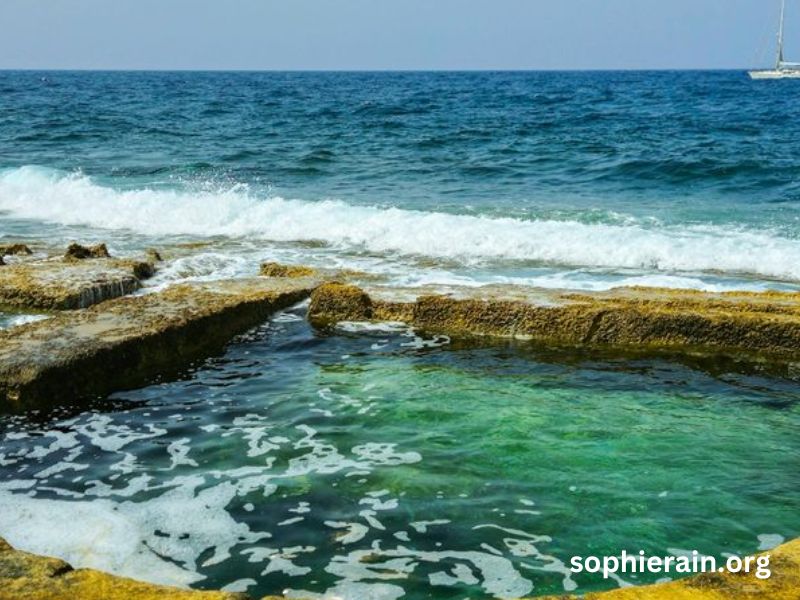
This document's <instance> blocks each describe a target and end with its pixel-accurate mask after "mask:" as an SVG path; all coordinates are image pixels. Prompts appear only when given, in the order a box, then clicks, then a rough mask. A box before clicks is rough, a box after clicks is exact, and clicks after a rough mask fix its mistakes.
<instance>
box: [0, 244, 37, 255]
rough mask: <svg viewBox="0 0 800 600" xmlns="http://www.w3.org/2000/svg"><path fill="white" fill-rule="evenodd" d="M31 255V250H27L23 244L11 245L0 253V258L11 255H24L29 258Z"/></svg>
mask: <svg viewBox="0 0 800 600" xmlns="http://www.w3.org/2000/svg"><path fill="white" fill-rule="evenodd" d="M31 254H33V250H31V249H30V248H28V246H26V245H25V244H11V245H10V246H6V247H4V248H3V249H2V251H0V258H1V257H2V256H13V255H24V256H30V255H31Z"/></svg>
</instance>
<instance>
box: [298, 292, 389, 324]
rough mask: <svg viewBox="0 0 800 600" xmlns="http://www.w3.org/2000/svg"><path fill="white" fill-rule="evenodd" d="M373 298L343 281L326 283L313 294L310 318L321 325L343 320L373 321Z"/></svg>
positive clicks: (309, 312) (309, 310) (309, 311)
mask: <svg viewBox="0 0 800 600" xmlns="http://www.w3.org/2000/svg"><path fill="white" fill-rule="evenodd" d="M374 317H375V312H374V310H373V304H372V300H371V299H370V297H369V295H367V293H366V292H365V291H364V290H362V289H361V288H359V287H357V286H354V285H348V284H343V283H326V284H324V285H322V286H320V287H319V288H317V289H316V290H314V293H312V294H311V305H310V307H309V309H308V318H309V319H310V320H311V321H312V322H313V323H314V324H315V325H317V326H319V327H327V326H330V325H335V324H336V323H337V322H341V321H371V320H373V319H374Z"/></svg>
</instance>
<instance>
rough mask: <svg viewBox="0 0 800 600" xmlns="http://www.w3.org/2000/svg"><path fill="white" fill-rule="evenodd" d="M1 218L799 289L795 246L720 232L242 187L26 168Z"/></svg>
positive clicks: (755, 233)
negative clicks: (496, 214)
mask: <svg viewBox="0 0 800 600" xmlns="http://www.w3.org/2000/svg"><path fill="white" fill-rule="evenodd" d="M0 211H4V212H6V213H7V214H8V215H9V216H12V217H16V218H27V219H36V220H42V221H47V222H52V223H58V224H63V225H85V226H90V227H95V228H105V229H112V230H129V231H133V232H136V233H140V234H146V235H155V236H163V235H189V236H200V237H207V236H225V237H231V238H246V239H253V240H260V241H270V242H308V243H311V242H313V243H323V244H325V245H327V246H328V247H331V248H333V249H335V250H339V251H342V252H346V253H370V254H381V255H392V256H409V257H425V258H431V259H437V260H448V261H457V262H459V263H464V264H479V263H485V262H492V261H528V262H532V263H538V264H543V265H565V266H567V265H568V266H579V267H593V268H611V269H645V270H649V271H655V272H714V273H720V274H748V275H753V276H758V277H764V278H772V279H786V280H800V240H796V239H790V238H788V237H785V236H782V235H779V234H777V233H776V232H772V231H769V230H756V229H745V228H733V227H723V226H716V225H692V226H683V227H677V226H664V225H658V224H653V223H642V222H638V221H636V220H631V222H630V223H627V224H625V223H623V224H620V223H619V222H615V223H596V222H595V223H583V222H580V221H577V220H549V219H539V220H523V219H517V218H492V217H486V216H474V215H458V214H450V213H441V212H424V211H417V210H406V209H400V208H379V207H371V206H357V205H351V204H347V203H345V202H342V201H334V200H330V201H320V202H309V201H303V200H291V199H284V198H280V197H274V196H273V197H259V196H258V195H256V194H254V193H252V192H251V191H250V190H249V188H247V187H246V186H231V187H228V188H227V189H221V190H217V191H209V190H200V191H189V190H165V189H147V188H142V189H135V190H122V191H121V190H116V189H113V188H110V187H106V186H103V185H100V184H98V183H97V182H95V181H93V180H92V179H91V178H90V177H87V176H85V175H81V174H65V173H64V172H59V171H53V170H49V169H45V168H41V167H30V166H28V167H20V168H16V169H11V170H6V171H5V172H2V173H0Z"/></svg>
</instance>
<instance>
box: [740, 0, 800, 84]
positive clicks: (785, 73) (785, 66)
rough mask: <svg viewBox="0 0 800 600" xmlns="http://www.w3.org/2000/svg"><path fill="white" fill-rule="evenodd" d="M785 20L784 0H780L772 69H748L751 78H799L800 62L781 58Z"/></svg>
mask: <svg viewBox="0 0 800 600" xmlns="http://www.w3.org/2000/svg"><path fill="white" fill-rule="evenodd" d="M785 22H786V0H781V24H780V27H779V28H778V59H777V61H776V62H775V68H774V69H765V70H760V71H750V78H751V79H800V63H792V62H786V61H785V60H783V42H784V30H785V27H784V25H785Z"/></svg>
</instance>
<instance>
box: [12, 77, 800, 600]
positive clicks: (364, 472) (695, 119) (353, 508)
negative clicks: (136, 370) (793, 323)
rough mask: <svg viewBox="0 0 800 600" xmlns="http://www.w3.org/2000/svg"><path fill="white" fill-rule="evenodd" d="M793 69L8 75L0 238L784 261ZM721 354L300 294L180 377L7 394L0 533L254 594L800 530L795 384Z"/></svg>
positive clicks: (536, 271)
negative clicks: (493, 331)
mask: <svg viewBox="0 0 800 600" xmlns="http://www.w3.org/2000/svg"><path fill="white" fill-rule="evenodd" d="M798 85H800V84H798V83H797V82H777V83H773V82H766V83H753V82H751V81H749V79H748V78H747V77H746V75H745V74H744V73H739V72H710V73H702V72H696V73H437V74H430V73H427V74H426V73H393V74H390V73H361V74H357V73H69V72H53V73H43V72H0V243H3V242H4V241H6V240H17V239H22V240H26V241H29V242H31V243H34V244H35V248H36V249H37V252H43V251H46V250H47V249H48V248H50V249H56V248H57V249H59V250H63V246H64V245H65V244H66V243H68V242H70V241H73V240H79V241H82V242H87V243H88V242H96V241H104V242H107V243H108V245H109V247H110V249H111V252H112V254H114V255H117V256H121V255H135V254H137V253H139V252H141V251H142V249H143V248H146V247H151V246H156V247H158V248H160V249H162V250H164V254H165V255H166V256H167V258H168V260H167V261H166V262H165V263H163V264H161V265H160V268H159V272H158V274H157V275H156V277H155V278H154V279H153V280H152V281H150V282H148V283H147V285H148V286H151V287H158V286H167V285H171V284H173V283H175V282H180V281H187V280H197V279H223V278H230V277H242V276H252V275H254V274H255V273H257V270H258V265H259V263H260V262H261V261H263V260H277V261H282V262H294V263H303V264H314V265H323V266H335V267H347V268H354V269H359V270H363V271H367V272H369V273H373V274H376V275H380V276H381V277H383V280H382V281H383V283H384V284H387V285H398V284H402V285H404V286H416V285H422V284H433V285H436V284H453V283H458V284H463V285H471V286H477V285H481V284H484V283H518V284H531V285H539V286H546V287H555V288H570V289H607V288H610V287H614V286H618V285H641V284H645V285H662V286H672V287H688V288H697V289H706V290H730V289H754V290H763V289H788V290H796V289H798V285H799V282H800V236H799V235H798V233H799V232H800V229H798V217H800V212H798V208H800V195H799V194H800V188H799V187H798V182H797V181H798V180H797V178H798V174H799V173H800V147H799V146H798V144H800V131H798V128H800V125H799V124H798V121H797V119H796V118H795V106H796V101H795V100H796V98H795V97H796V94H797V92H798V91H800V87H797V86H798ZM186 242H202V243H203V244H202V245H196V244H194V245H192V246H190V247H181V246H180V244H183V243H186ZM14 260H18V259H16V258H14V257H10V258H7V261H8V262H13V261H14ZM0 268H2V267H0ZM29 316H30V315H24V314H16V313H15V314H11V313H0V328H6V327H12V326H16V325H19V324H20V323H21V319H26V318H28V317H29ZM728 367H729V365H728V366H726V365H721V364H693V363H689V362H683V363H681V362H677V361H670V360H667V359H666V358H663V359H662V358H657V357H656V358H647V357H641V356H627V357H624V356H619V355H617V356H602V355H595V354H590V353H565V352H556V351H548V350H546V349H542V348H535V347H531V346H527V345H525V344H496V345H491V344H489V345H485V346H483V347H479V346H473V345H469V344H464V343H456V342H451V341H449V340H447V339H446V338H434V337H431V336H427V335H424V334H422V333H419V332H417V333H414V332H410V331H408V330H407V329H405V328H403V327H400V326H393V327H387V328H385V329H383V330H376V329H374V328H373V329H364V328H363V327H362V328H360V329H359V328H358V327H355V326H353V327H351V328H350V329H349V330H339V331H337V332H334V333H320V332H315V331H313V330H312V329H310V328H309V326H308V325H307V323H306V322H305V320H304V309H303V308H302V307H298V308H296V309H293V310H292V311H288V312H286V313H283V314H282V315H281V316H279V317H278V318H276V319H274V320H273V321H271V322H270V323H269V324H267V325H264V326H263V327H261V328H259V329H257V330H254V331H253V332H250V334H248V335H246V336H243V337H242V338H240V339H238V340H236V341H235V342H234V343H232V344H231V345H230V346H229V347H228V349H227V351H226V353H225V354H224V355H222V356H217V357H214V358H212V359H209V360H208V361H205V362H202V363H199V364H197V365H194V366H192V368H190V369H188V370H187V371H186V373H184V376H183V377H182V378H181V379H180V380H179V381H174V382H153V384H152V385H150V386H148V387H145V388H144V389H141V390H137V391H131V392H126V393H122V394H117V395H114V396H112V397H111V398H105V399H99V400H98V401H97V402H96V403H95V404H94V405H93V406H91V407H89V408H86V407H81V406H73V405H72V404H71V403H69V402H67V403H66V404H65V405H64V406H59V407H58V408H57V409H55V410H54V411H52V412H48V413H47V414H43V413H37V412H33V413H28V414H25V415H20V416H2V417H0V506H2V510H0V536H3V537H6V538H7V539H8V540H9V541H10V542H12V543H13V544H15V545H17V546H19V547H21V548H24V549H26V550H30V551H34V552H39V553H43V554H50V555H57V556H60V557H63V558H65V559H67V560H69V561H71V562H72V563H73V564H75V565H77V566H90V567H96V568H101V569H105V570H109V571H113V572H115V573H120V574H123V575H129V576H133V577H137V578H148V579H150V580H153V581H157V582H163V583H170V584H178V585H192V586H194V587H201V588H219V587H223V586H224V587H227V588H228V589H246V590H247V591H248V592H250V593H251V594H252V595H253V596H254V597H259V596H260V595H263V594H268V593H280V592H282V591H284V590H288V591H289V595H290V596H296V597H313V595H314V594H319V595H322V597H326V598H333V597H336V598H343V599H344V600H362V599H363V598H379V599H395V598H400V597H403V598H409V599H411V600H417V599H422V598H454V599H455V598H459V599H460V598H465V597H469V598H474V599H481V598H509V597H518V596H523V595H534V596H535V595H540V594H547V593H561V592H564V591H569V592H573V591H574V592H587V591H591V590H595V589H608V588H613V587H616V586H619V585H625V584H628V583H643V582H651V581H654V580H655V576H654V577H651V578H647V579H644V578H640V579H633V578H630V579H629V578H625V579H624V580H610V581H605V580H603V579H602V578H597V577H595V576H587V575H576V576H573V575H571V574H570V573H569V572H568V570H567V568H566V565H567V564H568V563H569V560H570V558H571V557H572V556H573V555H587V554H598V555H602V554H611V555H617V554H619V553H620V552H621V551H622V550H628V551H630V552H638V551H639V550H645V551H646V552H648V553H650V554H653V555H665V554H680V553H681V552H685V551H691V550H698V551H700V552H702V553H706V554H711V555H715V556H717V557H721V556H724V555H725V554H727V553H733V554H749V553H752V552H755V551H756V550H759V549H767V548H770V547H773V546H774V545H776V544H778V543H780V542H781V541H782V540H784V539H790V538H794V537H797V536H798V535H800V521H799V520H798V517H797V515H798V514H800V510H798V509H800V488H799V487H798V480H797V473H798V472H800V458H798V457H800V442H798V437H797V431H798V430H800V427H799V426H800V415H798V404H797V387H796V384H795V383H792V382H788V381H784V380H780V379H772V378H769V377H767V376H765V375H763V374H760V375H759V374H752V373H750V374H748V373H742V372H730V371H731V369H730V368H728Z"/></svg>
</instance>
